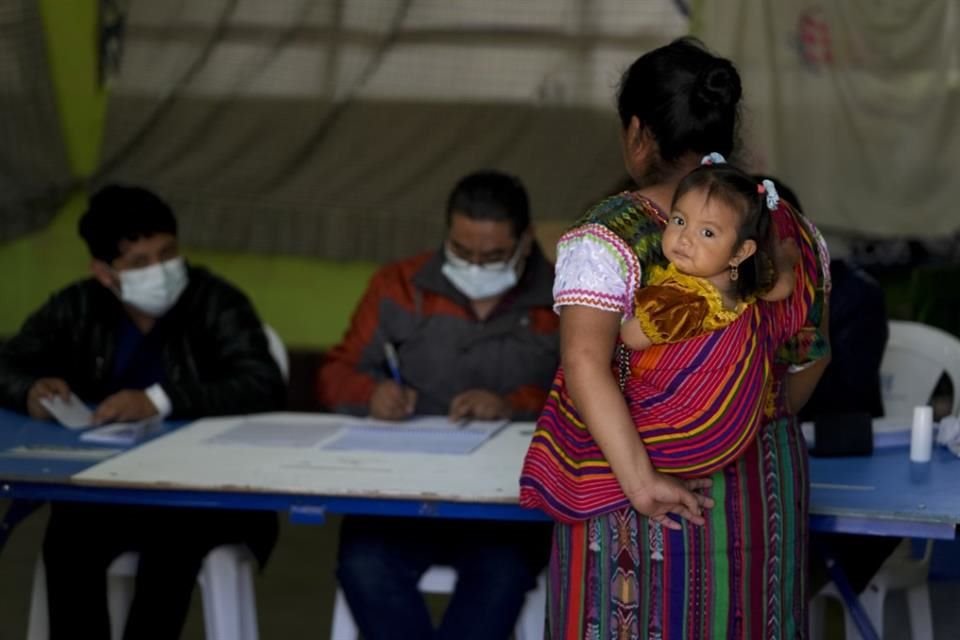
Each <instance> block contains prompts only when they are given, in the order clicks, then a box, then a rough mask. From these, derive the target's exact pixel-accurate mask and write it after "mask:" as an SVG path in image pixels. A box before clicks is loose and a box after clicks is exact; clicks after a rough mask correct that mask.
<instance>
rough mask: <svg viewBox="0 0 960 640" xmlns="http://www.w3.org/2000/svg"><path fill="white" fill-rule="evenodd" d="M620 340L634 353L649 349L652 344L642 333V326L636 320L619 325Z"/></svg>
mask: <svg viewBox="0 0 960 640" xmlns="http://www.w3.org/2000/svg"><path fill="white" fill-rule="evenodd" d="M620 339H621V340H622V341H623V344H625V345H627V346H628V347H629V348H631V349H633V350H634V351H643V350H644V349H647V348H649V347H650V345H652V344H653V342H652V341H651V340H650V338H648V337H647V334H645V333H644V332H643V326H642V325H641V324H640V321H639V320H637V319H636V318H630V319H629V320H627V321H626V322H624V323H623V324H621V325H620Z"/></svg>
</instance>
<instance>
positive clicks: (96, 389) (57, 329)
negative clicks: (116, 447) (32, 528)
mask: <svg viewBox="0 0 960 640" xmlns="http://www.w3.org/2000/svg"><path fill="white" fill-rule="evenodd" d="M80 235H81V236H82V237H83V239H84V240H85V241H86V243H87V246H88V247H89V249H90V254H91V255H92V257H93V260H92V264H91V269H92V272H93V277H92V278H89V279H86V280H83V281H80V282H77V283H75V284H73V285H71V286H68V287H67V288H65V289H63V290H62V291H59V292H57V293H56V294H54V295H53V296H52V297H51V298H50V300H49V301H48V302H47V303H46V304H44V305H43V306H42V307H41V308H40V309H39V310H38V311H36V312H35V313H34V314H33V315H31V316H30V317H29V318H28V319H27V321H26V322H25V323H24V325H23V327H22V329H21V330H20V332H19V333H18V334H17V335H16V336H14V337H13V338H12V339H10V340H9V341H8V342H6V343H5V344H4V345H3V347H2V348H0V403H2V404H3V406H5V407H7V408H11V409H15V410H19V411H25V412H27V413H29V414H30V415H31V416H33V417H35V418H38V419H49V418H50V417H51V416H50V415H49V413H48V412H47V410H46V409H45V408H44V406H43V404H42V403H41V400H42V399H44V398H51V397H52V396H61V397H63V398H67V397H69V395H70V393H71V392H73V393H76V394H77V395H78V396H79V397H80V398H81V399H82V400H83V401H84V402H87V403H90V404H93V405H96V408H95V410H94V420H95V422H96V423H104V422H111V421H117V420H120V421H128V420H142V419H147V418H151V417H154V416H159V417H168V416H169V417H170V418H171V419H189V418H199V417H202V416H209V415H223V414H237V413H249V412H255V411H267V410H274V409H278V408H280V407H282V405H283V402H284V393H285V391H284V382H283V378H282V376H281V373H280V370H279V368H278V367H277V365H276V364H275V362H274V361H273V359H272V358H271V356H270V352H269V351H268V347H267V339H266V337H265V335H264V332H263V329H262V325H261V322H260V319H259V318H258V317H257V314H256V312H255V311H254V309H253V307H252V306H251V304H250V302H249V300H247V298H246V297H245V296H244V295H243V294H242V293H241V292H240V291H238V290H237V289H235V288H234V287H232V286H231V285H229V284H227V283H226V282H224V281H223V280H221V279H219V278H217V277H216V276H214V275H212V274H211V273H210V272H208V271H206V270H204V269H201V268H198V267H193V266H188V265H187V264H185V263H184V260H183V258H182V257H180V250H179V247H178V246H177V223H176V220H175V219H174V216H173V212H172V211H171V210H170V208H169V207H168V206H167V204H166V203H164V202H163V201H162V200H160V198H158V197H157V196H156V195H154V194H153V193H151V192H149V191H146V190H144V189H141V188H137V187H124V186H116V185H113V186H108V187H104V188H103V189H101V190H100V191H99V192H97V193H96V194H95V195H94V196H93V197H92V198H91V199H90V203H89V208H88V210H87V211H86V213H85V214H84V215H83V217H82V218H81V220H80ZM276 535H277V522H276V516H275V515H274V514H270V513H252V512H250V513H248V512H233V511H219V510H211V511H208V510H203V509H188V508H185V509H173V508H162V507H141V506H106V505H91V504H81V503H72V504H71V503H54V504H53V505H52V506H51V513H50V522H49V524H48V527H47V533H46V537H45V539H44V542H43V555H44V561H45V564H46V572H47V594H48V602H49V613H50V637H51V638H52V639H53V640H57V639H58V638H79V637H82V638H109V637H110V627H109V619H108V613H107V597H106V590H105V576H106V569H107V567H108V566H109V565H110V563H111V562H112V561H113V559H114V558H116V557H117V556H118V555H120V554H121V553H123V552H125V551H137V552H139V554H140V565H139V569H138V572H137V580H136V593H135V595H134V599H133V604H132V606H131V609H130V613H129V617H128V620H127V625H126V631H125V633H124V637H125V638H138V639H139V638H177V637H179V635H180V630H181V627H182V625H183V622H184V619H185V617H186V614H187V610H188V607H189V604H190V596H191V593H192V591H193V585H194V582H195V581H196V574H197V572H198V570H199V568H200V564H201V561H202V560H203V557H204V556H205V555H206V554H207V552H208V551H209V550H210V549H212V548H213V547H215V546H218V545H221V544H228V543H241V542H242V543H247V544H248V545H249V546H250V548H251V549H252V550H253V551H254V553H255V554H256V555H257V557H258V558H259V559H260V560H261V562H263V561H265V560H266V557H267V555H268V554H269V552H270V550H271V549H272V547H273V544H274V543H275V541H276Z"/></svg>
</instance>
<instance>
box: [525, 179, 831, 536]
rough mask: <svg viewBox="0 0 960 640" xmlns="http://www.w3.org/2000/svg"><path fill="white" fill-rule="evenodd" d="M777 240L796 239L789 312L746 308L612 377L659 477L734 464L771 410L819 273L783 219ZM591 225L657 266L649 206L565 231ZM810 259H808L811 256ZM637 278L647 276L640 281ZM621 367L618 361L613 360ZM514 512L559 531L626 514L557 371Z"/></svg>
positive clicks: (630, 356)
mask: <svg viewBox="0 0 960 640" xmlns="http://www.w3.org/2000/svg"><path fill="white" fill-rule="evenodd" d="M778 218H779V222H778V231H779V232H780V233H781V235H783V234H784V233H787V234H790V235H793V236H795V237H796V239H797V242H798V245H799V246H800V247H801V253H802V254H804V258H803V259H802V260H801V262H800V264H799V265H798V272H799V275H798V284H797V291H796V292H795V296H794V298H795V299H796V303H795V304H793V305H792V306H790V305H782V306H780V307H766V306H765V305H761V304H755V305H751V306H750V307H749V308H748V309H747V310H746V311H744V312H743V313H742V314H741V315H740V316H739V317H738V318H737V319H736V320H734V321H733V322H732V323H731V324H730V325H729V326H727V327H725V328H724V329H720V330H716V331H712V332H709V333H704V334H702V335H700V336H697V337H694V338H691V339H688V340H684V341H682V342H679V343H674V344H661V345H654V346H652V347H650V348H648V349H645V350H643V351H638V352H631V351H629V350H626V349H621V350H620V353H621V354H627V355H626V358H627V359H626V360H622V359H621V362H620V363H619V365H620V366H619V367H616V368H618V369H620V371H618V372H617V373H618V375H620V379H621V387H622V389H623V393H624V396H625V398H626V399H627V405H628V408H629V410H630V414H631V417H632V418H633V421H634V424H635V426H636V428H637V431H638V433H639V434H640V436H641V438H642V439H643V442H644V445H645V446H646V449H647V453H648V455H649V456H650V460H651V462H652V463H653V464H654V466H655V467H656V468H657V469H658V470H659V471H661V472H664V473H670V474H675V475H679V476H683V477H697V476H705V475H709V474H710V473H712V472H714V471H716V470H718V469H720V468H722V467H724V466H726V465H728V464H730V463H731V462H733V461H735V460H736V459H737V458H738V457H739V456H740V455H741V454H742V453H743V452H744V451H745V450H746V448H747V447H748V446H749V445H750V444H751V443H752V442H753V439H754V437H755V436H756V433H757V430H758V429H759V427H760V425H761V424H762V423H763V422H764V421H765V419H767V418H769V417H770V415H771V413H772V406H773V402H772V400H773V393H772V389H773V376H772V374H771V367H772V360H773V356H774V354H775V352H776V350H777V348H778V347H779V345H780V343H781V342H782V341H783V340H785V339H786V338H787V337H788V336H790V335H792V334H793V333H796V331H798V330H799V329H800V327H801V326H803V325H804V323H805V322H806V320H807V312H808V310H809V307H810V305H811V304H812V299H813V297H814V295H815V287H813V286H812V285H811V280H816V278H817V273H816V272H817V268H816V267H815V266H813V267H812V271H811V269H810V267H811V266H812V265H816V264H818V261H817V260H816V255H815V252H814V250H813V248H812V242H811V241H810V239H809V238H806V239H805V238H803V237H800V236H802V234H803V232H804V230H805V227H803V226H802V225H799V224H797V223H796V221H795V218H794V216H793V214H792V213H790V212H788V211H787V210H785V209H784V210H783V211H782V212H780V215H779V216H778ZM586 224H600V225H602V226H603V227H605V228H607V229H609V230H611V231H613V232H614V233H616V235H617V236H618V237H619V238H621V239H622V240H624V241H625V242H626V243H627V244H629V246H630V247H631V248H632V249H633V250H634V251H635V252H636V254H637V257H638V258H639V260H640V264H641V265H642V267H644V269H643V271H644V272H646V271H647V269H646V268H645V267H649V266H650V265H652V264H662V263H663V256H662V253H661V252H660V231H661V229H662V225H663V220H662V218H661V217H660V214H659V212H658V211H657V210H656V209H655V208H654V207H653V205H652V204H650V203H649V202H647V201H646V200H645V199H643V198H640V197H639V196H636V195H634V194H621V195H619V196H614V197H613V198H609V199H607V200H606V201H604V202H602V203H601V204H600V205H598V206H597V207H596V208H594V209H593V210H591V211H590V212H588V213H587V215H586V216H585V217H584V218H583V219H581V220H580V221H579V222H578V223H577V225H576V226H575V227H574V229H576V228H578V227H579V226H581V225H586ZM811 252H814V253H813V254H811ZM644 276H646V273H644ZM620 357H621V358H623V356H622V355H621V356H620ZM520 502H521V504H522V505H523V506H526V507H530V508H539V509H542V510H543V511H546V512H547V513H548V514H550V515H551V516H552V517H554V518H555V519H557V520H560V521H566V522H571V521H577V520H582V519H585V518H590V517H594V516H597V515H601V514H603V513H608V512H611V511H614V510H616V509H620V508H623V507H625V506H628V505H629V501H628V499H627V497H626V496H625V495H624V493H623V491H622V490H621V488H620V485H619V483H618V482H617V479H616V477H615V476H614V475H613V472H612V471H611V469H610V465H609V463H607V461H606V459H605V458H604V456H603V454H602V452H601V451H600V449H599V447H598V446H597V444H596V442H595V441H594V439H593V437H592V436H591V435H590V432H589V431H588V430H587V428H586V425H585V424H584V423H583V421H582V420H581V418H580V416H579V413H578V411H577V409H576V407H575V406H574V404H573V401H572V400H571V399H570V397H569V395H568V393H567V389H566V385H565V380H564V372H563V370H562V368H561V369H560V370H559V371H558V372H557V375H556V377H555V378H554V381H553V385H552V388H551V391H550V394H549V397H548V399H547V402H546V404H545V406H544V409H543V412H542V413H541V415H540V417H539V419H538V420H537V427H536V430H535V432H534V435H533V439H532V442H531V445H530V448H529V449H528V451H527V455H526V458H525V460H524V466H523V471H522V474H521V478H520Z"/></svg>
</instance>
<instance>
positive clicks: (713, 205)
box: [663, 189, 740, 290]
mask: <svg viewBox="0 0 960 640" xmlns="http://www.w3.org/2000/svg"><path fill="white" fill-rule="evenodd" d="M739 224H740V216H739V215H737V212H736V211H735V210H734V209H733V208H732V207H731V206H729V205H728V204H726V203H725V202H723V201H722V200H721V199H720V198H708V197H707V192H706V190H705V189H692V190H690V191H688V192H687V193H685V194H683V196H681V197H680V199H679V200H677V204H676V206H675V207H674V208H673V211H671V212H670V219H669V222H668V223H667V228H666V229H665V230H664V232H663V255H664V256H665V257H666V258H667V260H669V261H670V262H672V263H673V265H674V266H675V267H676V268H677V270H678V271H680V272H681V273H686V274H688V275H691V276H698V277H701V278H706V279H708V280H711V281H712V282H713V283H714V284H715V285H717V287H718V288H720V289H721V290H723V289H725V288H726V287H727V285H728V284H729V281H730V276H729V269H730V266H731V265H732V264H733V263H735V262H738V260H737V258H736V248H737V246H738V243H737V230H738V227H739ZM721 285H723V286H721Z"/></svg>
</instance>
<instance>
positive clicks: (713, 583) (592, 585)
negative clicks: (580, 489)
mask: <svg viewBox="0 0 960 640" xmlns="http://www.w3.org/2000/svg"><path fill="white" fill-rule="evenodd" d="M711 478H712V479H713V487H712V488H711V489H710V490H709V494H710V496H711V497H712V498H713V499H714V500H715V501H716V506H714V507H713V509H710V510H708V512H707V524H706V526H703V527H697V526H693V525H689V524H687V525H685V526H684V528H683V529H682V530H680V531H672V530H669V529H665V528H663V527H661V526H660V525H658V524H655V523H652V522H650V521H649V520H647V519H646V518H644V517H643V516H640V515H638V514H637V513H636V512H635V511H633V510H632V509H622V510H620V511H616V512H613V513H610V514H607V515H603V516H599V517H596V518H593V519H590V520H586V521H583V522H578V523H576V524H572V525H569V524H557V525H556V527H555V529H554V539H553V549H552V554H551V558H550V583H549V590H550V594H549V599H548V605H547V618H548V620H547V637H548V638H552V639H554V640H560V639H564V640H573V639H577V640H581V639H584V638H589V639H591V640H593V639H596V640H606V639H608V638H609V639H617V640H621V639H627V638H637V639H641V638H642V639H648V640H680V639H683V640H699V639H708V638H709V639H714V640H720V639H733V640H741V639H742V640H754V639H757V638H767V639H775V638H789V639H794V638H806V637H807V620H806V618H807V617H806V595H807V594H806V585H807V575H806V572H807V515H808V502H809V500H808V480H807V453H806V446H805V444H804V442H803V439H802V436H801V434H800V430H799V428H798V427H797V425H796V424H795V423H794V422H792V421H788V420H779V421H776V422H773V423H770V424H768V425H766V426H765V427H763V428H762V429H761V431H760V433H759V434H758V436H757V441H756V443H755V444H754V445H752V446H751V447H750V448H749V449H748V450H747V452H746V453H745V454H744V455H743V457H742V458H740V459H739V460H738V461H737V462H736V463H734V464H731V465H730V466H728V467H726V468H724V469H722V470H721V471H718V472H716V473H714V474H713V475H712V476H711Z"/></svg>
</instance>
